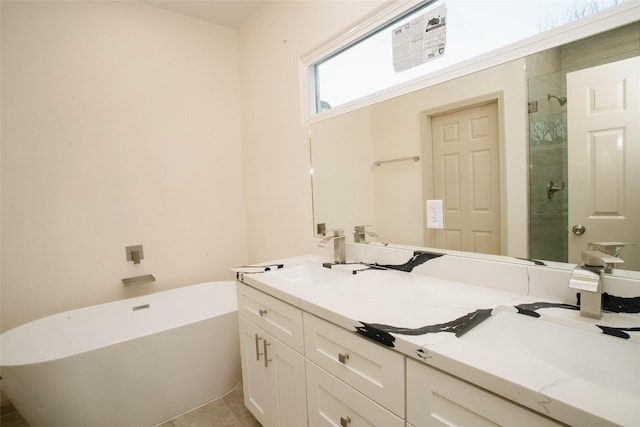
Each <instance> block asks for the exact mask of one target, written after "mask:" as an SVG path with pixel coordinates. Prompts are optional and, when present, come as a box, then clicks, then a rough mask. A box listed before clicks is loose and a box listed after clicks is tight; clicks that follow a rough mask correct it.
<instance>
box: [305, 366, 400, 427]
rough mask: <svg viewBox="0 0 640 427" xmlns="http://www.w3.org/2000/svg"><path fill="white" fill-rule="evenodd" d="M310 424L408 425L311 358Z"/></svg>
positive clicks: (325, 426)
mask: <svg viewBox="0 0 640 427" xmlns="http://www.w3.org/2000/svg"><path fill="white" fill-rule="evenodd" d="M307 397H308V401H309V425H310V426H315V427H334V426H342V427H373V426H379V427H404V420H402V419H400V418H398V417H397V416H395V415H394V414H393V413H391V412H390V411H388V410H386V409H385V408H383V407H382V406H380V405H378V404H377V403H375V402H374V401H373V400H371V399H369V398H367V397H366V396H365V395H363V394H362V393H360V392H358V391H357V390H355V389H354V388H352V387H350V386H349V385H347V384H345V383H343V382H342V381H340V380H339V379H337V378H336V377H334V376H333V375H331V374H330V373H328V372H327V371H325V370H324V369H322V368H320V367H319V366H317V365H316V364H314V363H313V362H311V361H307Z"/></svg>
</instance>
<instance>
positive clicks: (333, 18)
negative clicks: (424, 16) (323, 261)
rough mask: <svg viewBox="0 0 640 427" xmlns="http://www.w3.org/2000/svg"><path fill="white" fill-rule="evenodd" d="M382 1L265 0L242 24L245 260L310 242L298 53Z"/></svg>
mask: <svg viewBox="0 0 640 427" xmlns="http://www.w3.org/2000/svg"><path fill="white" fill-rule="evenodd" d="M388 4H389V2H381V1H326V0H325V1H282V2H278V1H274V2H272V1H268V2H264V3H263V4H262V5H261V6H259V8H258V9H257V10H256V11H255V12H254V14H253V15H252V16H251V17H250V19H249V20H248V21H247V22H245V24H244V25H243V26H242V28H241V31H240V47H241V49H240V52H241V69H242V77H241V81H242V119H243V123H242V126H243V128H242V130H243V140H244V150H245V156H244V167H245V183H246V200H247V232H248V242H249V245H248V247H249V260H250V262H257V261H263V260H269V259H276V258H281V257H287V256H293V255H298V254H300V253H306V252H308V251H309V250H310V249H311V248H310V246H309V245H310V244H311V236H312V233H313V226H312V222H313V220H312V209H311V181H310V178H309V144H308V139H309V130H308V128H307V127H303V126H302V125H301V119H300V117H301V108H302V106H301V103H300V93H301V92H300V90H302V89H301V87H300V79H299V75H298V69H299V60H300V58H301V57H303V56H305V55H306V54H308V53H309V52H311V51H313V50H315V49H316V48H317V47H318V46H320V45H322V44H324V43H326V42H327V41H328V40H330V39H332V38H334V37H335V36H337V35H339V34H343V33H344V32H346V31H348V30H349V29H351V28H352V27H353V26H354V25H355V24H357V23H359V22H362V21H363V20H364V19H365V18H366V17H369V16H370V15H373V14H374V13H375V12H377V11H379V10H381V8H383V7H384V6H385V5H388ZM328 226H331V225H330V224H328Z"/></svg>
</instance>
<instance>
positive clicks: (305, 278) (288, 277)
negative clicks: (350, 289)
mask: <svg viewBox="0 0 640 427" xmlns="http://www.w3.org/2000/svg"><path fill="white" fill-rule="evenodd" d="M349 274H350V272H348V271H345V270H340V269H335V268H325V267H323V266H322V265H321V264H319V263H304V264H298V265H293V266H290V267H284V268H280V269H278V270H271V271H268V272H266V273H265V275H267V276H271V277H274V278H277V279H280V280H285V281H287V282H291V283H296V284H299V285H319V284H322V283H326V282H329V281H331V280H335V279H339V278H342V277H347V276H348V275H349Z"/></svg>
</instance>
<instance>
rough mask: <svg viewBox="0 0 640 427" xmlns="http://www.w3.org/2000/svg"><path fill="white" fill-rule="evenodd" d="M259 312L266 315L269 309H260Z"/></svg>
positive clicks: (261, 315) (262, 315)
mask: <svg viewBox="0 0 640 427" xmlns="http://www.w3.org/2000/svg"><path fill="white" fill-rule="evenodd" d="M258 314H259V315H260V317H264V316H265V315H266V314H267V310H266V309H264V310H263V309H259V310H258Z"/></svg>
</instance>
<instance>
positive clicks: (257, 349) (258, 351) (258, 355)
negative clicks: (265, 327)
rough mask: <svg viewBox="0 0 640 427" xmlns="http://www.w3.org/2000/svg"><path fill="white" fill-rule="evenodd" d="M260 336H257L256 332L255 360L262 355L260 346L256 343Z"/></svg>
mask: <svg viewBox="0 0 640 427" xmlns="http://www.w3.org/2000/svg"><path fill="white" fill-rule="evenodd" d="M261 339H262V338H260V337H259V336H258V334H256V360H260V356H262V353H260V346H259V345H258V341H260V340H261Z"/></svg>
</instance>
